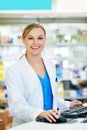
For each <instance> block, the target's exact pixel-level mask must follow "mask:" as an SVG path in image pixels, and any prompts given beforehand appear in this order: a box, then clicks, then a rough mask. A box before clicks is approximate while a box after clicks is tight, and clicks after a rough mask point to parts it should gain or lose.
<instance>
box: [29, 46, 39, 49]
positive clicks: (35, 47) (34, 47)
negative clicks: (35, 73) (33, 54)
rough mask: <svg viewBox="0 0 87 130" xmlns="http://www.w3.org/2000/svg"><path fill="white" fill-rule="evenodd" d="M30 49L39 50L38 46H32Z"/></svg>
mask: <svg viewBox="0 0 87 130" xmlns="http://www.w3.org/2000/svg"><path fill="white" fill-rule="evenodd" d="M31 48H33V49H37V48H39V46H33V47H31Z"/></svg>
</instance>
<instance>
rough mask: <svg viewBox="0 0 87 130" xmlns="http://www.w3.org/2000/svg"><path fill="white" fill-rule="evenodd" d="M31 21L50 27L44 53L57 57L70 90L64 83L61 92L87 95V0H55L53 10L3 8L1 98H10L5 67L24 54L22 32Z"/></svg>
mask: <svg viewBox="0 0 87 130" xmlns="http://www.w3.org/2000/svg"><path fill="white" fill-rule="evenodd" d="M31 22H40V23H41V24H42V25H43V26H44V27H45V29H46V32H47V41H46V46H45V49H44V51H43V55H44V56H45V57H47V58H49V59H51V60H52V61H53V63H54V64H55V65H56V68H57V78H59V79H62V81H63V84H62V85H63V87H64V90H65V92H66V94H64V93H63V92H64V91H63V90H62V88H63V87H61V89H60V92H61V94H60V96H62V97H65V98H68V96H69V97H70V98H82V97H84V98H87V1H86V0H73V1H70V0H52V8H51V9H50V10H27V11H26V10H25V11H17V10H15V11H9V10H8V11H7V10H5V11H3V10H1V11H0V99H7V93H6V88H5V87H6V86H5V83H4V77H5V70H6V69H7V67H8V66H9V65H10V64H12V63H13V62H15V61H17V60H18V59H19V58H20V56H21V55H22V54H24V52H25V47H24V45H23V43H22V42H21V33H22V30H23V28H24V27H25V25H26V24H28V23H31ZM3 88H4V89H3ZM77 90H78V91H79V90H81V91H79V92H78V93H77ZM58 91H59V90H58Z"/></svg>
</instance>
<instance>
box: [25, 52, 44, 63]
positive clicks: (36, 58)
mask: <svg viewBox="0 0 87 130" xmlns="http://www.w3.org/2000/svg"><path fill="white" fill-rule="evenodd" d="M26 58H27V60H28V62H29V64H35V63H39V62H42V58H41V56H30V55H28V54H26Z"/></svg>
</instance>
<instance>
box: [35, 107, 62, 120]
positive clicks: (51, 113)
mask: <svg viewBox="0 0 87 130" xmlns="http://www.w3.org/2000/svg"><path fill="white" fill-rule="evenodd" d="M59 116H60V113H59V111H58V110H48V111H43V112H41V113H40V114H39V115H38V117H37V118H39V117H42V118H45V119H46V120H48V121H49V122H56V119H58V118H59Z"/></svg>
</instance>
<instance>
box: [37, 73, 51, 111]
mask: <svg viewBox="0 0 87 130" xmlns="http://www.w3.org/2000/svg"><path fill="white" fill-rule="evenodd" d="M38 77H39V80H40V82H41V85H42V91H43V101H44V103H43V104H44V106H43V109H44V110H50V109H52V108H53V95H52V90H51V84H50V79H49V76H48V73H47V71H46V74H45V76H44V78H42V77H41V76H39V75H38Z"/></svg>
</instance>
